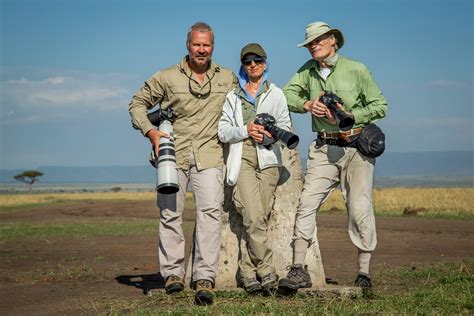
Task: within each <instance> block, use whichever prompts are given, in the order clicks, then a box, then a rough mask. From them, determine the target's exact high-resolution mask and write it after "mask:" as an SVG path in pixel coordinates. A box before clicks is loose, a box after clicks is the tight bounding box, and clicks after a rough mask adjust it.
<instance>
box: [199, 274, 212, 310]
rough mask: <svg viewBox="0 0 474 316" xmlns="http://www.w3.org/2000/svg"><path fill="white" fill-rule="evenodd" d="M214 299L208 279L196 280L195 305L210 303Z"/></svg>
mask: <svg viewBox="0 0 474 316" xmlns="http://www.w3.org/2000/svg"><path fill="white" fill-rule="evenodd" d="M213 299H214V293H213V292H212V282H211V281H209V280H197V281H196V295H195V302H196V304H197V305H211V304H212V301H213Z"/></svg>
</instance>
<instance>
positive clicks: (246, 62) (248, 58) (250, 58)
mask: <svg viewBox="0 0 474 316" xmlns="http://www.w3.org/2000/svg"><path fill="white" fill-rule="evenodd" d="M252 61H253V62H254V63H255V64H257V65H261V64H263V63H264V62H265V58H263V57H260V56H256V55H253V56H246V57H245V58H243V59H242V64H243V65H245V66H249V65H250V64H252Z"/></svg>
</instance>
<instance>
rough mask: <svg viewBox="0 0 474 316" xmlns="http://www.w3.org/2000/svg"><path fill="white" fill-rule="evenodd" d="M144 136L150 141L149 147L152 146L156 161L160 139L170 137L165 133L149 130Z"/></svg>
mask: <svg viewBox="0 0 474 316" xmlns="http://www.w3.org/2000/svg"><path fill="white" fill-rule="evenodd" d="M145 136H146V137H148V139H149V140H150V143H151V145H152V146H153V148H154V150H155V157H156V159H158V151H159V147H160V138H161V137H166V138H169V137H170V135H169V134H168V133H166V132H162V131H159V130H156V129H151V130H149V131H148V132H147V133H146V134H145Z"/></svg>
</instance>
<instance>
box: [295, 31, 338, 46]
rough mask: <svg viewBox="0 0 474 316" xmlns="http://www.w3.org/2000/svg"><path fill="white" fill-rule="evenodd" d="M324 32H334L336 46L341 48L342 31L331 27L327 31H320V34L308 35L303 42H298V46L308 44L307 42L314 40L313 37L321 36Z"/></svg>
mask: <svg viewBox="0 0 474 316" xmlns="http://www.w3.org/2000/svg"><path fill="white" fill-rule="evenodd" d="M324 34H334V36H335V37H336V42H337V47H338V48H341V47H342V46H343V45H344V35H342V32H341V31H339V30H338V29H331V30H329V31H327V32H324V33H321V34H316V35H314V36H310V37H309V38H307V39H306V40H305V41H304V42H303V43H301V44H298V47H304V46H306V45H308V44H309V43H311V42H312V41H314V40H315V39H317V38H318V37H320V36H323V35H324Z"/></svg>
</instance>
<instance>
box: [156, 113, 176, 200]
mask: <svg viewBox="0 0 474 316" xmlns="http://www.w3.org/2000/svg"><path fill="white" fill-rule="evenodd" d="M158 129H159V130H160V131H162V132H166V133H168V135H169V136H170V137H169V138H166V137H161V138H160V147H159V148H158V163H157V167H156V172H157V182H156V190H157V191H158V193H161V194H173V193H176V192H178V191H179V186H178V169H176V155H175V148H174V134H173V125H172V122H171V121H169V120H161V123H160V126H159V128H158Z"/></svg>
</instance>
